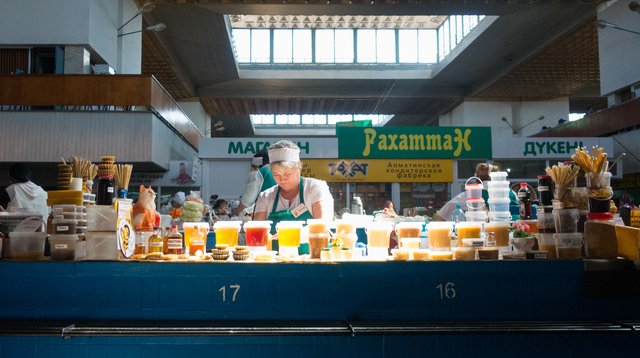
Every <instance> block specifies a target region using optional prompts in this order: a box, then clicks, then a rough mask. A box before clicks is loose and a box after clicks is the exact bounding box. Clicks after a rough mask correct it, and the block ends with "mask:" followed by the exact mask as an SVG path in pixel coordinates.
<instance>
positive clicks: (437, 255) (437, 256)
mask: <svg viewBox="0 0 640 358" xmlns="http://www.w3.org/2000/svg"><path fill="white" fill-rule="evenodd" d="M429 259H430V260H440V261H442V260H444V261H451V260H452V259H453V251H433V250H431V251H429Z"/></svg>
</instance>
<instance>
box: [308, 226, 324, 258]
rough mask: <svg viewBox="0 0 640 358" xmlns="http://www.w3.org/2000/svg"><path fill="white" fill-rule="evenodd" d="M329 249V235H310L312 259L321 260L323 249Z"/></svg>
mask: <svg viewBox="0 0 640 358" xmlns="http://www.w3.org/2000/svg"><path fill="white" fill-rule="evenodd" d="M327 247H329V233H328V232H327V233H322V234H309V253H310V254H311V258H312V259H319V258H320V254H321V253H322V249H325V248H327Z"/></svg>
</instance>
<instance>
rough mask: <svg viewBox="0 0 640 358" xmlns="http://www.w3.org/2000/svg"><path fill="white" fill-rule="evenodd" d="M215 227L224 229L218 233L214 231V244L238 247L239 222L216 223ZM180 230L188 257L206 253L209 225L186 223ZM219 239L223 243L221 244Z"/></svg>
mask: <svg viewBox="0 0 640 358" xmlns="http://www.w3.org/2000/svg"><path fill="white" fill-rule="evenodd" d="M221 223H224V224H221ZM216 225H218V226H219V227H221V228H222V227H223V228H225V229H223V230H222V231H220V232H218V231H216V244H227V245H229V246H238V231H239V230H240V222H239V221H218V222H216V223H215V224H214V227H215V226H216ZM182 229H183V230H184V245H185V247H186V248H188V252H189V255H196V254H197V253H198V251H202V253H205V252H206V251H207V249H206V247H207V234H208V233H209V223H205V222H186V223H183V224H182ZM220 238H222V239H223V240H225V241H224V242H221V241H220Z"/></svg>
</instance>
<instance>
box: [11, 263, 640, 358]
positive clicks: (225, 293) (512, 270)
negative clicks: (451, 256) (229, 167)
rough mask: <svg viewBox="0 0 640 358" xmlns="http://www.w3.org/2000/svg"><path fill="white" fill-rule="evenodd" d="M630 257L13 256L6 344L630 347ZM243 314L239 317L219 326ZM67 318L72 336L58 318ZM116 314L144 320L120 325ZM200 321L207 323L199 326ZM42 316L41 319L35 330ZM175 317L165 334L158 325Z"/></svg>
mask: <svg viewBox="0 0 640 358" xmlns="http://www.w3.org/2000/svg"><path fill="white" fill-rule="evenodd" d="M618 266H619V267H618ZM618 266H616V267H617V268H615V269H606V270H603V269H601V268H597V267H596V269H595V270H585V263H584V262H583V261H579V260H578V261H486V262H340V263H232V262H229V263H216V262H208V263H181V262H177V263H168V262H9V261H3V262H0V283H1V284H2V286H3V287H2V290H1V291H0V320H2V322H1V324H2V325H1V327H0V334H1V335H3V336H4V337H0V357H3V358H4V357H14V356H15V357H23V356H33V357H41V356H59V355H65V356H81V357H84V356H87V357H89V356H96V352H110V353H113V352H114V351H118V350H120V352H127V353H126V354H124V355H122V354H121V355H122V356H130V354H131V355H132V356H141V355H140V354H142V355H144V354H146V353H154V354H156V353H157V355H156V356H159V357H164V356H171V355H173V354H175V353H177V352H189V354H190V355H191V354H200V353H204V352H205V351H208V350H210V349H217V350H218V351H219V352H221V353H222V354H225V352H226V353H229V354H232V353H233V352H238V353H242V354H248V355H251V356H254V355H257V356H280V355H298V354H301V353H303V352H305V355H311V356H314V355H318V356H327V354H328V355H341V354H350V355H353V354H362V353H366V355H367V356H383V355H393V353H403V354H407V353H417V352H422V351H424V350H425V344H427V345H429V347H430V348H429V349H435V350H436V351H439V352H448V353H456V354H457V353H459V354H468V353H473V352H476V353H482V352H487V353H488V352H491V351H490V350H484V349H485V348H482V349H480V347H477V346H476V345H475V344H476V343H477V344H481V343H482V345H483V347H484V345H486V344H489V345H491V346H493V347H494V348H495V347H501V348H500V349H501V350H502V351H501V352H502V353H505V354H508V353H513V352H517V351H518V350H521V349H523V347H524V346H527V345H529V344H530V341H529V340H530V339H531V337H532V335H534V336H537V337H538V336H542V337H544V341H545V343H544V345H543V346H544V347H542V346H541V347H536V348H535V349H530V350H528V351H527V350H525V351H523V352H522V354H524V355H529V354H531V355H530V356H535V355H537V354H534V353H544V350H543V348H544V349H552V350H553V354H551V355H555V354H560V353H563V352H565V348H564V347H571V349H573V350H572V351H571V352H572V353H575V352H576V349H578V350H582V348H585V347H590V349H593V351H590V352H605V350H606V349H605V348H606V347H608V346H609V345H615V346H616V352H620V351H622V352H624V351H626V350H627V349H629V351H631V350H632V349H635V348H634V347H635V345H637V344H638V343H640V340H639V339H638V336H637V335H634V334H633V332H635V327H636V324H635V322H640V295H639V292H638V291H639V289H640V280H639V279H638V272H637V271H636V270H635V268H634V267H633V266H632V265H624V264H623V265H618ZM233 325H237V328H236V329H235V330H234V329H228V330H221V331H217V330H216V327H218V328H219V327H226V326H233ZM66 326H70V327H71V328H70V329H69V330H68V331H67V332H68V333H69V335H68V337H73V338H71V339H62V338H60V336H62V335H63V332H61V331H57V330H58V328H60V327H66ZM38 327H39V328H38ZM43 327H53V328H51V330H50V331H45V328H43ZM95 327H98V328H99V329H95ZM114 327H116V328H117V327H140V331H134V332H128V333H127V332H125V333H122V332H120V333H117V332H118V331H117V329H116V330H114V329H115V328H114ZM172 327H173V328H172ZM175 327H182V328H180V329H183V330H187V333H186V334H182V333H183V332H182V331H181V330H179V329H175ZM189 327H195V328H198V327H204V328H202V329H200V330H196V331H194V332H193V334H191V333H189V332H188V329H189ZM212 327H213V329H211V328H212ZM251 327H253V328H255V332H253V333H251ZM291 327H293V329H290V328H291ZM295 327H302V328H300V329H295ZM331 327H334V328H333V330H332V328H331ZM367 327H369V328H370V329H369V328H367ZM371 327H373V328H371ZM491 327H496V328H491ZM536 327H537V328H536ZM545 327H547V328H548V327H558V329H557V330H555V331H554V330H549V329H544V328H545ZM572 327H573V328H572ZM36 328H37V329H40V330H41V331H38V332H40V333H37V332H36V333H35V335H36V337H28V336H29V335H33V334H34V332H32V331H30V329H36ZM272 328H273V329H275V331H273V332H275V333H269V332H270V331H269V329H272ZM541 328H542V329H541ZM74 329H75V330H74ZM100 329H105V330H103V331H100ZM154 329H155V330H154ZM278 329H279V330H278ZM287 329H290V330H289V331H288V330H287ZM163 330H164V331H167V332H168V333H167V332H165V334H163V335H166V336H165V337H154V336H156V335H158V332H159V331H160V332H163ZM316 330H317V331H316ZM51 332H54V333H51ZM105 332H106V333H105ZM140 332H143V333H140ZM585 332H587V333H585ZM551 333H552V334H551ZM49 335H55V337H51V336H49ZM68 337H67V338H68ZM563 337H564V338H563ZM456 342H465V344H463V345H457V344H456ZM468 344H470V345H468ZM27 346H28V347H35V348H33V350H25V349H26V348H25V347H27ZM38 347H41V348H40V349H38ZM44 347H49V350H47V352H48V353H46V354H44V353H43V352H44ZM304 347H306V348H304ZM318 347H323V348H322V349H320V351H316V350H317V349H318ZM474 347H475V348H474ZM545 347H546V348H545ZM472 348H473V349H480V350H479V351H474V350H473V349H472ZM445 349H446V350H445ZM487 349H488V348H487ZM309 350H311V351H309ZM52 352H53V353H52ZM63 352H66V353H63ZM567 352H568V351H567ZM67 353H68V354H67ZM306 353H309V354H306ZM565 353H566V352H565ZM570 355H571V354H570ZM98 356H99V355H98ZM104 356H113V355H112V354H104Z"/></svg>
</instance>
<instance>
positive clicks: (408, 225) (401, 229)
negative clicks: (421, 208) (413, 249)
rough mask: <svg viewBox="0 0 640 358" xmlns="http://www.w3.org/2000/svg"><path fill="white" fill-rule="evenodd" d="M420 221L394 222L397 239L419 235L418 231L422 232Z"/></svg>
mask: <svg viewBox="0 0 640 358" xmlns="http://www.w3.org/2000/svg"><path fill="white" fill-rule="evenodd" d="M422 225H423V223H422V222H421V221H404V222H399V223H397V224H396V234H397V235H398V239H402V238H403V237H420V233H421V232H422Z"/></svg>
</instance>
